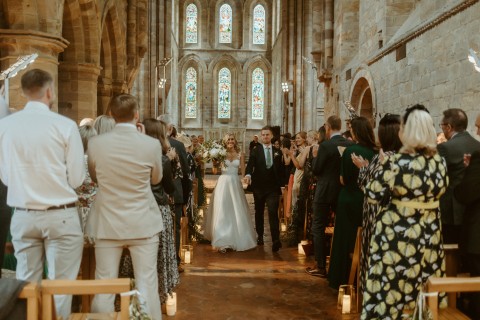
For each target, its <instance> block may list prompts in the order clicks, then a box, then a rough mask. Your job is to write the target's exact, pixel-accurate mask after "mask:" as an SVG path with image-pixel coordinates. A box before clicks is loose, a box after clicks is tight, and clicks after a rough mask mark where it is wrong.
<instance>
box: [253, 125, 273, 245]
mask: <svg viewBox="0 0 480 320" xmlns="http://www.w3.org/2000/svg"><path fill="white" fill-rule="evenodd" d="M261 136H262V144H260V145H258V146H256V147H255V148H253V149H252V152H251V153H250V158H249V159H248V164H247V169H246V175H245V180H246V181H247V183H248V184H249V185H251V187H252V190H253V199H254V201H255V229H256V231H257V236H258V238H257V244H258V245H263V232H264V218H263V217H264V210H265V204H266V205H267V207H268V221H269V223H270V233H271V235H272V242H273V244H272V251H273V252H277V251H278V250H280V248H281V247H282V243H281V242H280V230H279V223H278V202H279V197H280V193H281V191H280V186H281V184H280V181H281V177H280V174H281V165H282V162H281V160H282V153H281V152H280V150H279V149H278V148H275V147H274V146H273V145H272V138H273V131H272V129H271V128H270V127H269V126H266V127H263V128H262V132H261Z"/></svg>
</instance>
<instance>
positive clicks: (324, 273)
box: [305, 267, 327, 278]
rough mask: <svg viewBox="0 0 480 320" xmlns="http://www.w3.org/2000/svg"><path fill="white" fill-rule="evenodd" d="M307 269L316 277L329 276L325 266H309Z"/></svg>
mask: <svg viewBox="0 0 480 320" xmlns="http://www.w3.org/2000/svg"><path fill="white" fill-rule="evenodd" d="M305 271H306V272H307V273H308V274H309V275H311V276H314V277H320V278H326V277H327V270H325V268H318V267H314V268H310V267H307V268H306V269H305Z"/></svg>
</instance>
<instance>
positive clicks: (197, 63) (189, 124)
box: [178, 54, 207, 129]
mask: <svg viewBox="0 0 480 320" xmlns="http://www.w3.org/2000/svg"><path fill="white" fill-rule="evenodd" d="M178 67H179V70H180V76H179V82H178V83H179V88H180V90H179V94H180V99H179V101H180V104H179V105H180V108H178V119H180V121H179V125H180V127H181V128H189V129H192V128H202V119H203V117H204V116H205V112H204V108H203V103H202V102H203V99H202V97H203V82H204V81H203V79H204V76H205V73H206V71H207V66H206V65H205V62H204V61H203V60H201V59H200V57H199V56H197V55H196V54H189V55H187V56H185V57H183V58H182V59H180V61H179V63H178ZM190 67H193V68H194V69H195V70H196V71H197V103H198V105H197V107H198V112H197V118H196V119H187V118H185V99H186V98H185V96H186V92H185V82H186V79H185V75H186V72H187V70H188V68H190Z"/></svg>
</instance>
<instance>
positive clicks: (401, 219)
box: [361, 105, 448, 320]
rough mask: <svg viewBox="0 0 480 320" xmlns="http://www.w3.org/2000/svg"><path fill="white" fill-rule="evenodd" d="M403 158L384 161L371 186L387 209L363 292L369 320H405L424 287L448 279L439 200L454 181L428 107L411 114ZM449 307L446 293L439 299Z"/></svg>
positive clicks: (371, 195) (403, 131) (378, 223)
mask: <svg viewBox="0 0 480 320" xmlns="http://www.w3.org/2000/svg"><path fill="white" fill-rule="evenodd" d="M399 136H400V139H401V140H402V143H403V147H402V148H401V149H400V152H399V153H396V154H394V155H390V156H383V155H381V157H383V158H384V159H383V160H381V166H380V168H379V169H378V170H377V171H375V173H374V175H373V179H372V180H371V181H370V182H368V183H367V185H366V188H365V190H366V191H365V193H366V196H367V197H368V199H369V201H371V202H378V203H379V204H380V206H381V209H380V211H379V212H378V215H377V216H376V220H375V229H374V234H373V235H372V238H371V241H370V248H369V257H368V270H367V274H366V282H365V287H364V289H363V308H362V316H361V319H363V320H366V319H368V320H370V319H382V320H383V319H401V318H403V316H404V314H407V317H408V315H411V313H412V311H413V310H414V309H415V307H416V300H417V295H418V293H419V291H420V288H421V285H422V284H423V283H425V282H426V280H427V279H428V278H429V277H430V276H435V277H443V276H444V274H445V253H444V251H443V245H442V235H441V231H440V230H441V222H440V212H439V209H438V200H439V198H440V197H441V196H442V195H443V194H444V193H445V189H446V188H447V185H448V176H447V170H446V164H445V160H444V159H443V158H442V157H441V156H440V155H438V153H437V148H436V133H435V127H434V125H433V120H432V117H431V116H430V114H429V113H428V110H427V109H426V108H425V107H424V106H422V105H415V106H413V107H410V108H408V109H407V111H406V112H405V114H404V116H403V119H402V125H401V126H400V132H399ZM439 301H440V306H444V305H446V299H445V293H440V294H439Z"/></svg>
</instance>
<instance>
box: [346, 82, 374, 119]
mask: <svg viewBox="0 0 480 320" xmlns="http://www.w3.org/2000/svg"><path fill="white" fill-rule="evenodd" d="M350 101H351V103H352V106H353V107H354V108H355V110H356V111H357V114H359V115H360V116H362V117H365V118H367V119H369V120H370V121H371V122H372V125H373V127H375V119H374V116H373V115H374V106H373V98H372V90H371V88H370V84H369V83H368V80H367V79H366V78H363V77H362V78H359V79H358V80H357V82H356V83H355V86H354V87H353V91H352V96H351V100H350Z"/></svg>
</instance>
